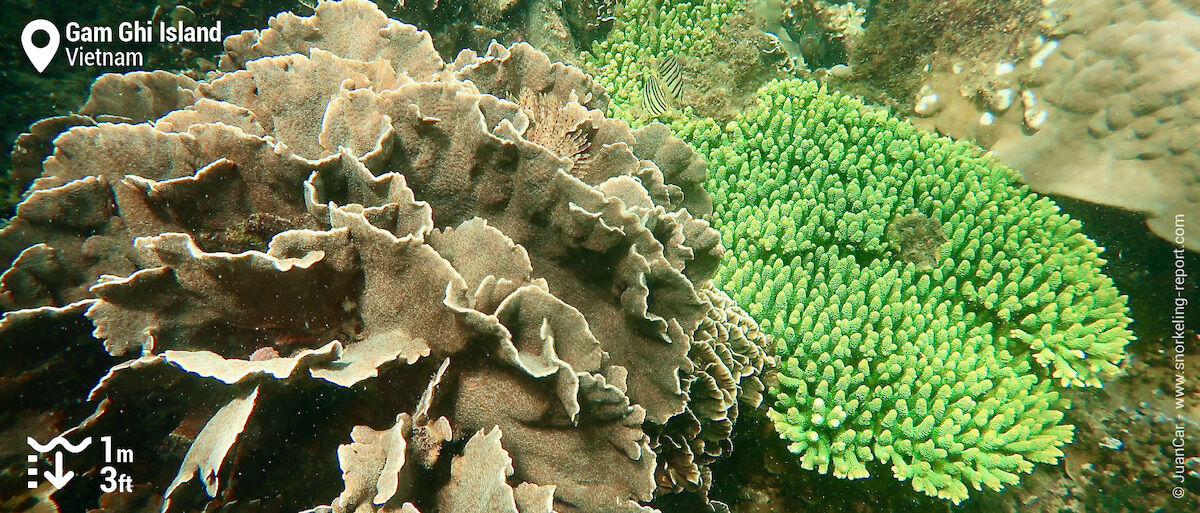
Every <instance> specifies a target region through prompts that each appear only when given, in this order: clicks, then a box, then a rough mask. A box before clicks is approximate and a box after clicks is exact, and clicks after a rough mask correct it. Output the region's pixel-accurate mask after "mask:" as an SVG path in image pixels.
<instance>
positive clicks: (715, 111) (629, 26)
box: [583, 0, 788, 127]
mask: <svg viewBox="0 0 1200 513" xmlns="http://www.w3.org/2000/svg"><path fill="white" fill-rule="evenodd" d="M660 4H661V5H660ZM764 24H765V20H764V19H762V18H761V17H760V16H758V15H757V14H756V13H754V12H753V11H751V10H748V9H746V8H745V7H744V6H742V5H740V4H739V3H738V2H710V1H703V0H695V1H692V0H686V1H680V2H675V1H671V2H665V3H660V2H656V1H652V0H633V1H629V2H625V3H624V4H623V6H622V9H621V12H620V16H618V18H617V21H616V26H615V28H614V29H613V31H612V32H611V33H610V34H609V35H608V38H607V39H604V40H602V41H598V42H597V43H596V44H594V45H592V48H591V50H590V51H589V52H588V53H587V54H585V55H584V57H583V60H584V69H586V70H588V71H589V72H590V73H591V74H592V75H594V76H596V77H597V80H599V81H600V82H602V83H605V84H608V90H609V92H610V94H613V95H615V96H616V98H615V101H614V102H613V109H614V110H613V116H614V117H618V118H621V119H625V120H628V121H630V122H631V123H636V124H644V123H646V122H648V121H650V120H651V119H652V118H656V116H654V115H652V114H653V113H650V112H647V111H646V109H644V108H642V106H643V104H644V102H643V97H644V91H643V90H642V84H643V79H644V77H646V76H648V75H651V74H653V73H654V71H653V70H654V69H655V68H657V67H658V63H659V62H660V59H665V58H668V57H671V56H673V57H674V58H676V59H677V60H678V62H679V64H680V66H681V68H682V72H683V83H684V87H683V94H682V95H681V97H680V98H678V99H677V100H678V102H677V103H676V104H675V105H674V107H675V108H673V109H671V110H669V111H667V112H666V113H665V114H663V115H661V116H657V119H659V120H660V121H663V122H665V123H673V122H674V121H676V120H680V119H688V118H690V117H693V116H704V117H711V118H715V119H719V120H729V119H732V118H734V117H735V116H736V115H737V113H738V112H740V111H741V110H742V109H743V108H745V107H748V106H750V105H753V102H754V91H756V90H757V89H758V87H759V86H760V85H762V83H763V82H765V81H766V80H767V79H769V78H770V77H772V76H780V75H781V74H782V72H781V69H782V67H784V66H785V65H786V64H787V63H788V55H787V52H786V51H785V50H784V49H783V47H782V46H781V45H780V42H779V39H778V38H777V37H775V36H774V35H772V34H768V33H766V32H764V31H763V26H764ZM672 126H673V127H678V125H672Z"/></svg>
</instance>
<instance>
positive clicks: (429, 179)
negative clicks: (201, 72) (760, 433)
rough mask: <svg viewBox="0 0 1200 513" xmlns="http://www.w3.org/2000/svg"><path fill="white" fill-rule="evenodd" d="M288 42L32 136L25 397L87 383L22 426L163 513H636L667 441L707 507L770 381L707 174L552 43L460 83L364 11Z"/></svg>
mask: <svg viewBox="0 0 1200 513" xmlns="http://www.w3.org/2000/svg"><path fill="white" fill-rule="evenodd" d="M271 27H272V28H270V29H267V30H264V31H248V32H243V33H242V34H240V35H237V36H233V37H231V38H229V39H228V40H227V41H226V47H227V49H228V51H227V54H226V56H225V58H223V59H222V69H223V70H225V71H223V72H220V73H217V74H215V75H214V76H211V77H209V78H208V79H206V80H204V81H201V82H194V81H190V80H187V79H183V78H182V77H178V76H176V75H173V74H170V73H165V72H153V73H130V74H126V75H108V76H106V77H104V78H102V79H101V80H99V81H97V83H96V86H95V88H94V89H93V93H92V98H91V100H89V102H88V105H87V106H86V107H85V109H84V111H83V112H81V113H80V114H79V115H76V116H73V117H68V118H62V119H60V120H57V121H47V122H44V123H42V124H39V125H38V126H37V127H35V128H37V132H36V133H35V134H34V135H31V136H29V137H27V138H26V139H25V141H26V144H25V145H24V146H22V148H24V149H25V151H26V153H27V154H26V155H25V158H24V160H23V161H22V162H23V165H24V166H26V168H28V169H25V170H24V171H23V173H24V175H23V176H26V177H27V180H29V181H30V182H32V183H31V185H30V187H29V190H28V191H27V192H26V193H25V196H24V198H23V202H22V203H21V205H20V206H19V207H18V211H17V215H16V217H15V218H13V220H12V221H11V223H10V224H9V226H8V227H6V228H5V229H4V230H3V231H0V254H3V255H4V256H5V257H6V258H7V259H8V262H9V263H10V266H9V268H8V270H7V271H5V273H4V274H3V276H2V277H0V301H2V304H3V307H4V308H5V309H6V310H7V311H8V313H7V314H6V315H5V317H4V321H3V322H2V323H0V343H3V347H4V349H5V350H6V351H11V352H12V354H14V355H17V356H18V358H16V359H15V360H14V362H12V363H10V364H6V366H5V374H4V375H3V376H0V379H2V380H3V385H4V387H3V390H4V391H5V393H6V394H9V395H13V396H15V397H19V396H21V394H22V393H27V392H30V389H29V387H31V386H43V387H44V386H45V383H46V382H47V380H50V379H53V376H50V375H47V373H46V372H45V369H59V368H70V367H69V366H68V365H67V364H64V363H62V362H61V361H60V360H63V359H66V360H68V361H70V359H71V358H73V357H75V358H78V357H77V356H72V355H80V356H79V357H83V358H85V359H84V360H79V361H74V364H75V365H76V367H74V369H75V373H76V374H75V375H73V376H72V383H76V384H77V385H78V384H80V383H83V384H86V385H79V386H75V385H73V386H70V387H64V388H63V389H62V393H61V394H53V393H52V394H51V395H53V396H54V398H53V399H52V400H45V401H40V402H37V403H32V402H21V403H20V404H16V403H14V406H16V407H14V408H11V409H8V408H6V411H5V413H4V416H5V420H6V421H8V422H7V424H8V425H16V426H20V427H23V428H24V427H28V426H30V425H34V426H37V427H39V428H40V429H39V431H38V432H39V433H52V432H58V431H61V430H66V429H67V428H72V429H71V430H70V432H69V436H70V437H73V438H74V437H81V436H94V437H99V436H107V435H112V436H114V439H116V440H115V441H116V443H119V444H122V445H120V446H121V447H130V448H133V449H134V450H135V453H136V454H138V458H139V459H138V460H137V461H138V464H139V467H138V468H139V469H141V470H140V472H141V473H140V474H136V475H134V476H133V477H134V478H135V480H136V481H135V482H136V483H137V486H136V493H135V495H134V496H132V497H134V498H130V497H127V496H122V498H121V499H120V501H124V502H123V503H125V504H135V503H137V504H143V505H151V506H155V507H157V505H159V504H161V505H162V507H163V509H165V510H178V511H184V510H199V509H206V508H210V509H211V508H218V507H222V506H233V505H236V504H257V505H259V506H258V507H267V506H268V505H270V507H272V508H282V509H290V510H300V509H304V508H306V507H313V506H315V505H317V504H321V503H325V504H328V505H327V506H320V507H318V508H317V509H318V510H326V511H337V512H342V511H352V512H376V511H380V512H382V511H418V510H420V511H439V510H440V511H445V512H466V511H481V512H483V511H487V512H493V511H519V512H522V513H525V512H534V511H538V512H542V511H550V509H551V508H553V509H554V510H555V511H558V512H560V513H565V512H570V511H588V512H605V511H643V510H647V509H648V508H646V507H645V506H644V505H643V504H644V503H645V502H646V501H649V500H650V499H652V498H653V496H654V494H655V491H656V480H655V472H656V469H658V471H659V473H660V475H663V474H662V473H663V472H664V471H665V470H664V468H663V467H662V466H660V465H658V464H657V463H656V461H657V458H656V454H655V452H654V448H655V447H659V448H662V447H663V446H664V444H663V443H662V442H661V441H662V440H666V439H668V438H669V439H671V440H672V444H671V445H672V447H674V448H675V449H674V450H677V451H681V454H682V455H676V456H672V463H671V466H674V467H678V468H681V469H685V470H683V471H680V472H682V473H683V474H687V475H686V476H684V480H686V481H688V482H689V483H690V485H691V486H693V487H694V486H695V485H696V483H697V482H698V481H696V480H695V479H693V476H694V475H695V474H696V473H697V472H699V471H698V470H696V469H697V465H698V466H700V467H701V468H702V467H703V466H704V465H706V464H707V463H709V462H711V459H712V458H713V457H715V456H718V455H722V454H725V453H727V452H728V450H729V447H728V438H729V436H728V435H729V428H730V427H731V424H732V421H733V420H734V419H735V418H736V403H737V397H738V396H739V395H740V396H742V398H743V400H744V401H745V402H747V403H749V404H757V401H758V399H759V398H760V396H761V389H762V385H761V382H760V381H759V379H758V375H759V374H760V373H761V371H762V368H763V365H764V363H766V361H767V360H766V359H765V358H764V357H763V353H762V351H761V349H760V348H759V347H758V345H756V344H757V343H759V342H761V336H759V335H758V334H757V328H756V327H755V326H754V325H753V322H752V321H750V320H749V319H748V317H745V316H744V314H739V313H738V312H739V311H738V310H737V309H736V306H735V305H733V304H732V302H730V301H729V300H728V299H727V298H723V297H722V296H720V295H719V293H716V292H714V290H715V289H712V288H711V287H710V286H709V285H708V282H709V278H710V276H711V275H712V273H713V272H714V270H715V268H716V265H717V263H718V262H719V259H720V257H721V254H722V252H723V249H722V246H721V244H720V239H719V236H718V234H717V232H716V231H714V230H713V229H711V228H710V227H709V226H708V223H707V222H706V221H703V220H702V219H700V218H699V217H698V216H702V215H703V214H706V213H707V211H708V210H707V209H708V208H709V206H710V203H709V200H708V198H707V196H706V195H705V194H704V191H703V189H701V188H700V183H701V182H702V181H703V179H704V172H703V169H704V164H703V162H702V161H700V160H699V158H698V157H697V156H696V154H695V153H694V152H693V151H691V150H690V149H689V148H688V147H687V146H686V145H685V144H684V143H682V142H681V141H680V140H678V139H676V138H674V137H672V136H671V135H670V134H669V132H667V131H666V130H665V128H663V127H661V126H653V127H648V128H645V129H642V130H638V131H630V130H629V127H628V126H627V125H625V124H624V123H623V122H619V121H615V120H612V119H608V118H606V117H605V115H604V112H603V109H604V107H605V104H606V102H607V96H606V95H605V93H604V91H603V90H602V89H601V88H600V87H598V86H597V85H596V84H595V83H594V82H592V80H591V78H590V77H588V76H587V75H585V74H583V73H582V72H580V71H578V70H576V69H574V68H570V67H568V66H564V65H562V64H557V63H556V64H551V63H550V62H549V60H548V59H546V58H545V56H543V55H541V54H539V53H538V52H536V51H535V50H533V49H532V48H531V47H528V46H527V45H520V44H518V45H515V46H513V47H511V48H504V47H500V46H498V45H493V46H492V48H490V49H489V50H488V53H487V54H486V55H483V56H479V55H477V54H475V53H473V52H464V53H463V54H461V55H460V56H459V58H458V59H457V60H456V62H454V63H451V64H444V63H443V62H442V61H441V59H440V58H439V57H438V54H437V53H436V52H435V51H434V49H433V47H432V45H431V44H430V40H429V37H428V35H426V34H425V33H424V32H421V31H418V30H416V29H415V28H413V27H411V26H408V25H404V24H401V23H399V22H396V21H394V20H389V19H387V18H386V16H383V14H382V13H380V12H379V11H378V10H377V9H376V8H375V7H374V5H373V4H371V3H369V2H366V1H365V0H345V1H342V2H324V3H321V4H320V5H319V6H318V7H317V9H316V13H315V14H314V15H313V16H311V17H307V18H305V17H298V16H294V15H291V14H283V15H280V16H279V17H277V18H274V19H273V20H272V22H271ZM59 132H61V135H59V136H57V138H55V137H54V136H55V134H56V133H59ZM51 140H53V144H52V146H51V145H50V143H49V141H51ZM39 152H41V153H45V154H48V155H49V156H48V158H46V159H45V161H44V162H42V163H41V165H40V166H38V165H37V164H36V159H35V158H34V157H33V156H34V155H36V154H38V153H39ZM87 329H92V334H93V336H94V337H95V338H96V339H98V340H92V339H90V338H89V337H87V335H86V334H85V333H86V330H87ZM56 330H59V331H56ZM30 335H35V336H42V337H43V339H42V340H39V341H38V346H39V350H37V351H31V350H29V348H28V347H25V346H28V342H27V341H26V340H25V339H26V337H27V336H30ZM56 344H57V345H56ZM23 345H24V346H23ZM68 350H71V351H73V353H70V354H61V353H62V352H63V351H68ZM92 383H95V385H94V386H92V385H91V384H92ZM87 387H91V392H90V394H88V397H87V398H88V401H89V402H87V403H84V402H81V399H82V397H79V396H72V395H70V394H71V393H79V394H80V396H81V395H82V391H83V389H86V388H87ZM701 393H702V395H703V397H700V396H699V395H701ZM6 404H7V403H6ZM672 418H679V419H684V421H687V422H684V424H687V425H689V426H692V425H695V426H709V425H713V426H716V427H715V428H709V427H696V428H694V429H691V430H683V431H678V430H676V431H671V429H670V426H671V425H673V424H672V423H670V422H668V421H669V420H670V419H672ZM679 422H680V421H676V423H679ZM45 423H51V425H45ZM664 425H665V426H666V429H667V431H668V432H671V434H669V435H657V434H656V441H655V443H654V444H653V445H652V443H651V439H650V437H649V436H648V435H647V433H646V431H645V429H646V427H648V428H649V429H653V430H656V432H657V431H661V429H660V428H659V427H655V426H664ZM644 426H646V427H644ZM689 437H690V438H696V437H699V438H701V440H698V441H693V440H691V439H690V438H689ZM686 469H691V470H690V471H688V470H686ZM76 470H77V471H80V470H83V469H76ZM339 472H340V478H339ZM680 472H676V475H683V474H680ZM659 483H662V479H661V478H660V480H659ZM676 488H678V487H676V486H674V485H672V486H670V487H668V489H676ZM468 491H469V493H468ZM52 499H53V500H54V501H56V502H57V504H58V506H59V507H60V508H61V509H64V510H75V509H79V508H83V507H85V505H86V504H89V503H90V502H89V501H94V500H99V501H101V502H102V503H104V502H105V501H109V502H111V501H115V500H117V499H116V498H114V497H113V496H111V495H106V496H101V497H95V496H89V495H87V492H84V493H83V494H82V495H80V494H72V495H64V494H61V493H58V494H54V495H53V496H52ZM131 508H135V509H136V507H134V506H131Z"/></svg>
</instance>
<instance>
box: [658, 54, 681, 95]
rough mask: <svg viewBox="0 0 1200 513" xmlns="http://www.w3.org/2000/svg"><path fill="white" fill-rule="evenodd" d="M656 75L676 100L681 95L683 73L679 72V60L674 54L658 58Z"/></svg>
mask: <svg viewBox="0 0 1200 513" xmlns="http://www.w3.org/2000/svg"><path fill="white" fill-rule="evenodd" d="M658 76H659V77H660V78H662V81H663V83H664V84H666V86H667V91H668V92H670V93H671V97H672V98H675V99H676V100H678V99H679V98H680V97H681V96H682V95H683V73H680V72H679V61H677V60H675V56H674V55H668V56H666V57H665V58H662V59H659V60H658Z"/></svg>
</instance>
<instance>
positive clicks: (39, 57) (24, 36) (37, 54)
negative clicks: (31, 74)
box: [21, 20, 58, 73]
mask: <svg viewBox="0 0 1200 513" xmlns="http://www.w3.org/2000/svg"><path fill="white" fill-rule="evenodd" d="M39 30H40V31H43V32H45V33H46V35H48V36H50V43H49V44H47V45H46V46H43V47H41V48H38V47H37V46H34V44H33V34H34V32H37V31H39ZM21 46H23V47H25V56H26V57H29V62H32V63H33V67H34V68H37V70H38V73H41V72H42V71H44V70H45V69H46V66H49V65H50V60H51V59H54V54H55V53H57V52H58V27H55V26H54V24H53V23H50V22H49V21H47V20H33V21H31V22H29V23H28V24H26V25H25V30H22V31H21Z"/></svg>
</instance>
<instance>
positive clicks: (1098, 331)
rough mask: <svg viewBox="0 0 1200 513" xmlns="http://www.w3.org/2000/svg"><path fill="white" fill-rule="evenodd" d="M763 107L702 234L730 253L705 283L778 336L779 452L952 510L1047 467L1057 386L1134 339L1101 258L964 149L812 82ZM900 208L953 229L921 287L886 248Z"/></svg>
mask: <svg viewBox="0 0 1200 513" xmlns="http://www.w3.org/2000/svg"><path fill="white" fill-rule="evenodd" d="M760 94H761V96H762V97H763V100H764V101H763V103H762V104H761V105H760V107H759V109H758V110H756V111H751V112H749V113H747V116H746V119H745V120H742V121H740V122H739V123H737V124H735V125H731V126H730V127H729V128H728V133H729V134H730V139H731V141H732V142H731V144H730V145H729V146H728V147H725V148H722V150H721V152H722V155H713V156H712V157H711V158H712V160H713V164H714V170H715V171H716V175H715V176H714V180H713V187H712V190H713V191H714V204H716V205H721V206H722V207H723V208H719V209H718V210H717V211H716V212H715V213H714V226H716V227H718V228H719V229H721V230H722V231H723V233H724V234H725V235H726V236H727V237H730V238H731V240H737V241H739V242H738V243H737V244H736V245H734V246H733V247H732V248H731V250H732V253H733V255H735V257H736V260H735V261H736V262H738V265H736V266H728V267H725V268H723V269H722V271H721V273H720V275H719V277H718V279H717V281H718V283H721V284H722V286H723V287H724V288H725V289H726V290H728V291H730V293H731V296H732V297H734V298H735V299H737V300H738V301H739V303H740V304H745V305H747V310H748V311H749V312H750V313H751V314H752V315H755V316H757V317H758V318H759V319H760V321H761V322H762V325H763V329H764V331H767V332H768V333H773V334H775V335H776V337H777V338H778V340H779V347H778V353H777V354H778V355H779V357H780V367H781V368H780V386H779V387H778V388H776V389H775V390H774V393H775V394H778V395H777V396H776V397H775V402H774V404H773V405H772V412H773V413H772V419H773V420H775V422H776V425H777V429H779V431H780V434H781V436H784V437H786V438H787V439H789V440H790V441H791V442H792V446H791V449H792V450H793V451H795V452H797V453H800V454H801V455H802V462H803V463H804V464H805V466H806V467H812V468H817V469H818V470H820V471H822V472H832V473H833V474H834V475H837V476H840V477H849V478H857V477H865V476H866V475H868V473H869V471H868V469H867V467H866V464H867V463H868V462H870V461H873V460H879V461H880V462H881V463H889V462H890V463H891V464H892V470H893V472H894V473H895V475H896V476H897V477H898V478H901V479H911V480H912V482H913V486H914V488H915V489H917V490H919V491H925V492H926V493H929V494H930V495H937V496H940V497H945V498H948V499H951V500H954V501H956V502H957V501H960V500H962V499H965V498H966V496H967V486H971V487H974V488H976V489H979V488H981V487H982V486H988V487H990V488H994V489H999V488H1000V487H1001V486H1003V485H1005V484H1014V483H1015V482H1016V481H1017V476H1016V474H1017V473H1019V472H1028V471H1030V470H1031V469H1032V463H1035V462H1043V463H1051V462H1054V461H1055V460H1056V459H1057V458H1058V457H1060V456H1061V454H1062V453H1061V451H1060V449H1059V447H1060V446H1062V445H1063V444H1064V443H1066V442H1069V441H1070V439H1071V429H1070V426H1067V425H1063V424H1061V423H1060V421H1061V419H1062V409H1063V408H1065V407H1067V405H1066V404H1065V403H1063V402H1061V401H1059V399H1058V398H1059V392H1058V391H1056V390H1055V389H1054V388H1053V387H1054V384H1053V383H1054V382H1060V383H1061V384H1062V385H1092V386H1095V385H1099V383H1100V382H1099V378H1100V376H1101V374H1102V373H1111V372H1114V371H1115V370H1116V367H1115V364H1116V363H1118V362H1119V361H1120V360H1121V358H1122V356H1123V354H1124V351H1123V347H1124V345H1125V344H1126V342H1127V341H1128V340H1129V338H1130V337H1131V334H1130V333H1129V331H1128V330H1127V329H1126V328H1125V326H1126V325H1127V324H1128V323H1129V319H1128V318H1127V317H1126V316H1125V304H1124V298H1123V297H1122V296H1119V295H1118V294H1117V292H1116V290H1115V289H1114V288H1113V287H1112V283H1111V280H1109V279H1108V278H1106V277H1105V276H1104V275H1102V274H1100V272H1099V267H1100V266H1101V265H1103V263H1104V261H1103V260H1101V259H1100V258H1099V257H1098V253H1099V251H1100V250H1099V249H1098V248H1096V246H1095V245H1094V244H1093V243H1091V242H1090V241H1088V240H1087V239H1086V238H1085V237H1083V236H1082V235H1081V234H1079V233H1078V229H1079V225H1078V223H1077V222H1071V221H1070V220H1069V219H1067V218H1066V217H1065V216H1062V215H1060V214H1057V213H1056V210H1057V209H1056V208H1055V207H1054V205H1053V204H1052V203H1050V202H1049V201H1048V200H1046V199H1038V198H1036V197H1034V196H1032V195H1029V194H1028V193H1023V192H1022V191H1021V190H1020V189H1019V188H1016V187H1014V186H1013V185H1012V182H1013V181H1014V179H1015V177H1014V176H1013V175H1012V174H1011V173H1008V172H1006V171H1005V170H1002V169H996V168H992V167H990V165H989V164H988V163H987V161H986V160H982V159H980V158H979V157H976V156H973V155H972V152H971V150H970V148H969V147H967V146H954V145H950V144H948V143H946V142H944V141H937V140H934V139H933V138H932V137H930V136H928V135H924V136H922V135H920V134H919V133H917V132H915V131H914V130H913V129H912V128H911V127H907V126H904V125H901V124H899V123H897V122H896V121H895V120H889V119H888V118H886V117H883V116H880V115H878V114H869V113H868V114H863V113H862V112H861V105H860V104H858V103H856V102H854V101H852V100H848V99H846V98H844V97H840V96H836V95H830V94H828V93H826V92H824V91H819V90H817V88H816V86H815V85H813V84H811V83H807V84H805V83H798V82H792V83H789V82H780V83H776V84H773V85H772V86H769V87H768V88H766V89H764V90H763V91H762V92H761V93H760ZM768 101H769V102H770V103H767V102H768ZM776 126H777V127H778V128H773V127H776ZM749 134H754V135H753V136H750V135H749ZM739 170H740V171H739ZM885 191H892V192H885ZM913 209H916V210H918V211H920V212H922V213H928V214H926V215H928V216H929V217H930V218H931V219H937V220H939V222H941V223H943V225H944V226H945V229H946V230H948V233H947V236H948V238H949V239H950V242H949V243H948V248H947V250H946V252H945V254H943V256H942V259H941V260H940V261H939V262H938V265H937V267H935V268H934V269H933V270H932V271H929V272H922V271H920V270H919V268H918V266H916V265H915V264H910V263H907V262H904V261H903V260H902V259H900V258H899V255H895V254H893V253H892V252H891V251H890V250H889V244H888V241H887V240H886V239H885V237H884V234H885V231H886V226H887V224H888V223H889V222H890V220H891V219H892V218H893V216H896V215H898V214H899V213H900V212H909V211H911V210H913ZM755 212H763V213H764V214H756V213H755ZM1031 217H1032V218H1036V219H1038V221H1037V222H1033V221H1031V219H1030V218H1031ZM750 233H754V234H758V235H757V236H755V237H746V236H745V235H743V234H750Z"/></svg>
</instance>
